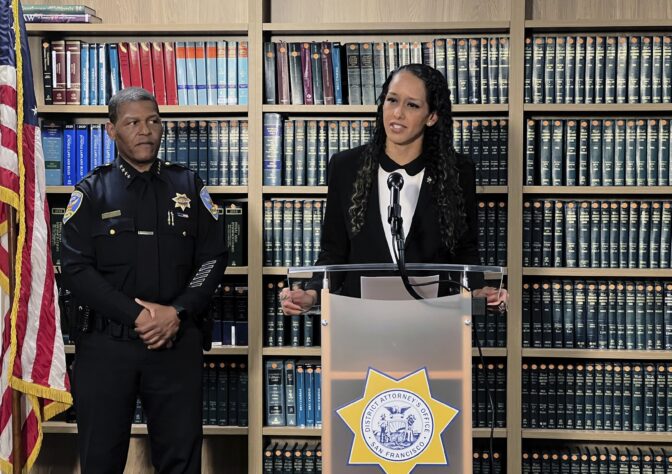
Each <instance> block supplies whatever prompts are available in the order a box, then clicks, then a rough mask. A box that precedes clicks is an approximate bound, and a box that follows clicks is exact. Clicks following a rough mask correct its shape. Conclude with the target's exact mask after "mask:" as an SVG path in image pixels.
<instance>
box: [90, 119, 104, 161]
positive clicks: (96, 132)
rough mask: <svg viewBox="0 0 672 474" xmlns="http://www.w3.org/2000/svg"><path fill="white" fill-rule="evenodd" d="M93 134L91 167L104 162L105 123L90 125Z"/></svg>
mask: <svg viewBox="0 0 672 474" xmlns="http://www.w3.org/2000/svg"><path fill="white" fill-rule="evenodd" d="M90 130H91V135H90V138H89V157H90V159H91V162H90V163H91V166H90V169H94V168H96V167H97V166H100V165H102V164H103V125H102V124H99V123H98V124H93V125H91V126H90Z"/></svg>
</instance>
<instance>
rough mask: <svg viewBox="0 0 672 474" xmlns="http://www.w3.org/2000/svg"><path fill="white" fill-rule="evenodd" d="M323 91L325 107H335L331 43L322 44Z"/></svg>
mask: <svg viewBox="0 0 672 474" xmlns="http://www.w3.org/2000/svg"><path fill="white" fill-rule="evenodd" d="M320 56H321V58H322V90H323V91H324V105H334V104H335V103H336V102H335V100H334V69H333V66H332V63H331V43H328V42H326V41H325V42H322V51H321V55H320Z"/></svg>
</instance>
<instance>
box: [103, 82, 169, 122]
mask: <svg viewBox="0 0 672 474" xmlns="http://www.w3.org/2000/svg"><path fill="white" fill-rule="evenodd" d="M145 100H148V101H150V102H151V103H153V104H154V107H156V110H157V112H158V110H159V104H157V102H156V97H154V96H153V95H152V94H151V93H150V92H149V91H147V90H146V89H143V88H142V87H127V88H126V89H122V90H120V91H119V92H117V93H116V94H114V95H113V96H112V98H111V99H110V103H109V104H108V106H107V110H108V116H109V118H110V122H112V123H116V122H117V118H118V117H117V112H118V110H119V106H120V105H121V104H125V103H126V102H140V101H145Z"/></svg>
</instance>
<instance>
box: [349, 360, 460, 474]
mask: <svg viewBox="0 0 672 474" xmlns="http://www.w3.org/2000/svg"><path fill="white" fill-rule="evenodd" d="M337 413H338V415H339V416H340V417H341V418H342V419H343V421H344V422H345V424H347V425H348V427H349V428H350V430H351V431H352V432H353V433H354V435H355V436H354V439H353V442H352V449H351V451H350V459H349V460H348V464H353V465H363V464H374V465H375V464H377V465H379V466H380V468H381V469H382V470H383V472H385V473H388V474H409V473H410V472H411V471H412V470H413V469H415V467H416V466H417V465H447V464H448V460H447V457H446V452H445V450H444V448H443V444H442V442H441V433H443V431H444V430H445V429H446V428H447V427H448V425H449V424H450V423H451V422H452V421H453V420H454V419H455V417H456V416H457V414H458V413H459V410H457V409H456V408H453V407H451V406H450V405H446V404H445V403H442V402H440V401H438V400H435V399H434V398H432V394H431V391H430V388H429V378H428V376H427V370H426V369H424V368H423V369H420V370H418V371H416V372H413V373H412V374H409V375H407V376H405V377H403V378H401V379H399V380H395V379H393V378H391V377H389V376H387V375H385V374H384V373H382V372H378V371H377V370H375V369H369V373H368V374H367V377H366V388H365V389H364V395H363V396H362V398H360V399H359V400H355V401H354V402H352V403H350V404H348V405H346V406H344V407H343V408H341V409H339V410H337Z"/></svg>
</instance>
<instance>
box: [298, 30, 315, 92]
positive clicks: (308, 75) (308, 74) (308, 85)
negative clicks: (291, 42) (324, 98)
mask: <svg viewBox="0 0 672 474" xmlns="http://www.w3.org/2000/svg"><path fill="white" fill-rule="evenodd" d="M301 77H302V78H303V101H304V102H305V104H306V105H313V104H314V103H315V102H314V100H313V69H312V67H311V64H310V43H302V44H301Z"/></svg>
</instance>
